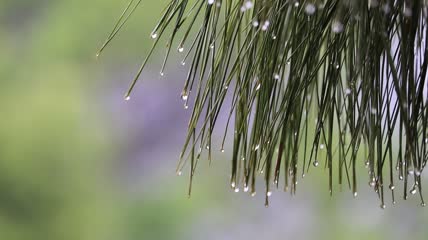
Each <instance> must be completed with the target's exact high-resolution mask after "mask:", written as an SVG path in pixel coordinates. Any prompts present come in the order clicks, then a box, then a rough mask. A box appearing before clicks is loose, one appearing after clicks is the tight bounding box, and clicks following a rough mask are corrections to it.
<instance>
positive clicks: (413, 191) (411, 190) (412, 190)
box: [410, 186, 418, 195]
mask: <svg viewBox="0 0 428 240" xmlns="http://www.w3.org/2000/svg"><path fill="white" fill-rule="evenodd" d="M417 191H418V190H417V189H416V186H413V188H412V189H410V193H411V194H412V195H415V194H416V192H417Z"/></svg>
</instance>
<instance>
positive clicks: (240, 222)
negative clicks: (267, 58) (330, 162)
mask: <svg viewBox="0 0 428 240" xmlns="http://www.w3.org/2000/svg"><path fill="white" fill-rule="evenodd" d="M166 2H167V0H159V1H143V5H142V6H141V7H140V8H139V9H138V10H137V12H136V14H135V15H134V16H133V17H132V18H131V20H130V22H129V24H128V25H127V26H126V28H125V30H124V31H123V32H122V33H121V34H120V36H119V37H118V38H117V39H116V40H115V41H114V43H113V44H112V45H111V46H110V47H109V48H108V49H107V50H106V51H105V52H104V53H103V55H102V56H101V58H100V59H99V60H96V59H95V53H96V51H97V49H98V47H99V46H100V45H101V44H102V43H103V40H104V39H105V37H106V35H107V34H108V33H109V31H110V30H111V27H112V26H113V24H114V22H115V20H116V19H117V17H118V15H119V14H120V13H121V11H122V9H123V7H124V6H125V5H126V3H127V0H91V1H85V0H72V1H70V0H34V1H31V0H0V81H1V85H0V86H1V87H0V239H1V240H3V239H5V240H6V239H7V240H15V239H35V240H39V239H40V240H41V239H43V240H50V239H56V240H58V239H61V240H67V239H70V240H71V239H73V240H75V239H76V240H77V239H79V240H86V239H88V240H89V239H90V240H98V239H100V240H101V239H103V240H105V239H124V240H137V239H140V240H141V239H143V240H145V239H204V240H207V239H286V238H295V239H403V238H412V239H426V236H427V234H428V229H427V228H426V224H427V223H428V214H427V210H426V209H423V208H420V207H419V201H418V199H417V198H415V199H410V200H409V201H406V202H403V201H401V200H400V199H398V203H397V205H396V206H392V205H391V204H390V203H388V208H387V209H386V210H384V211H382V210H380V208H379V202H378V200H377V198H376V196H375V194H374V193H372V192H370V191H369V189H368V187H365V186H367V185H365V184H364V183H361V184H360V189H361V190H360V192H359V195H358V198H356V199H353V198H352V196H351V193H350V192H349V191H344V192H338V191H336V193H335V195H334V196H333V197H332V198H330V196H329V195H328V191H327V185H326V177H325V176H324V175H323V174H322V173H323V169H318V170H317V171H313V172H312V174H311V176H308V177H307V178H305V179H304V180H300V182H299V189H298V193H297V196H293V197H292V196H290V195H289V194H287V193H283V192H281V191H278V192H274V195H273V196H272V202H271V207H269V208H265V207H264V204H263V203H264V201H263V196H261V195H262V194H259V195H257V196H256V197H254V198H251V197H249V196H248V195H247V194H244V193H239V194H236V193H233V191H231V190H230V189H229V187H228V181H227V179H228V174H229V173H228V170H229V163H228V160H227V159H228V151H226V153H225V154H223V155H224V156H222V155H221V154H220V153H218V154H217V155H215V159H214V162H213V164H212V166H211V167H208V164H207V163H202V164H201V167H200V169H199V171H198V172H197V175H196V179H195V183H194V189H193V195H192V198H191V199H188V198H187V195H186V191H187V184H188V178H187V177H185V175H183V176H182V177H177V176H176V175H175V166H176V160H177V156H178V154H179V152H180V148H181V144H182V140H183V138H184V133H185V131H186V129H185V127H186V122H187V118H188V117H189V112H188V111H185V110H184V109H183V106H182V102H181V101H180V99H179V95H180V90H181V84H182V80H183V78H184V76H185V73H186V68H185V67H182V66H181V65H180V64H179V58H178V57H179V56H178V54H175V58H174V57H173V58H172V60H171V61H170V63H169V64H168V69H167V72H166V74H165V76H164V77H160V76H159V69H160V65H161V57H162V53H163V51H162V49H160V50H159V51H157V52H156V55H157V56H158V57H155V58H154V59H153V60H152V61H151V62H150V64H149V68H148V69H147V70H146V71H145V72H144V74H143V76H142V81H141V82H140V83H139V84H138V85H137V88H136V90H135V92H134V96H133V98H132V101H129V102H125V101H123V93H124V92H125V90H126V88H127V87H128V84H129V82H130V80H131V79H132V77H133V75H134V73H135V71H136V69H137V68H138V64H139V63H140V62H141V60H142V59H143V57H144V56H145V54H146V53H147V51H148V49H149V48H150V46H151V43H152V40H151V39H150V37H149V34H150V32H151V28H152V27H153V26H154V24H155V22H156V19H157V18H158V17H159V16H160V11H161V10H162V9H163V7H164V6H165V4H166ZM226 150H227V149H226ZM229 153H230V151H229ZM360 171H363V167H362V166H361V169H360ZM425 179H426V176H425Z"/></svg>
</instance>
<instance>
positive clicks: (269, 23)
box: [100, 0, 428, 208]
mask: <svg viewBox="0 0 428 240" xmlns="http://www.w3.org/2000/svg"><path fill="white" fill-rule="evenodd" d="M140 3H141V0H139V1H138V0H132V1H130V3H129V5H128V6H127V8H126V9H125V11H124V12H123V14H122V16H121V17H120V19H119V21H118V22H117V24H116V26H115V27H114V29H113V31H112V33H111V34H110V36H109V37H108V38H107V41H106V43H105V44H104V45H103V46H102V48H101V50H100V52H101V51H102V50H103V49H104V48H105V47H106V46H107V45H108V44H109V43H110V41H111V40H112V39H113V38H114V37H115V36H116V35H117V33H118V32H119V31H120V29H121V28H122V27H123V25H124V24H125V23H126V21H127V19H128V18H129V16H130V15H131V14H132V12H133V11H135V9H136V8H137V6H138V5H139V4H140ZM427 17H428V7H427V1H425V0H368V1H367V0H324V1H323V0H300V1H298V0H193V1H190V0H172V1H171V2H170V3H169V4H168V5H167V7H166V8H165V10H164V11H163V15H162V16H161V18H160V21H159V22H158V24H157V25H156V27H155V28H154V30H153V32H152V33H151V37H152V38H153V40H154V44H153V48H152V50H151V51H150V52H149V53H148V54H147V57H146V59H145V60H144V62H143V64H142V66H141V68H140V69H139V71H138V72H137V74H136V77H135V79H134V80H133V81H132V83H131V86H130V88H129V91H128V92H127V93H126V95H125V98H126V99H127V100H129V97H130V94H131V92H132V90H133V88H134V86H135V84H136V83H137V81H138V80H139V79H140V75H141V73H142V71H143V70H144V67H145V66H146V63H147V60H148V59H149V58H150V57H151V56H152V53H153V49H154V48H155V47H156V46H157V45H158V44H159V42H160V40H161V39H166V41H167V44H166V46H167V47H166V55H165V58H164V61H163V64H162V67H161V74H163V71H164V69H165V67H166V65H167V61H168V59H169V56H170V54H171V51H172V50H177V51H178V52H184V53H185V57H184V60H183V64H184V63H189V64H188V69H189V71H188V75H187V78H186V79H185V81H184V87H183V91H182V94H181V96H182V100H183V101H184V102H185V106H187V102H188V101H193V103H192V104H191V106H192V114H191V117H190V120H189V124H188V133H187V136H186V139H185V142H184V147H183V150H182V153H181V156H180V162H179V165H178V169H177V172H178V173H181V171H182V169H183V168H184V167H185V166H189V167H190V180H191V181H192V179H193V176H194V174H195V170H196V167H197V164H198V162H199V160H200V159H201V154H203V153H206V154H207V158H208V159H209V160H210V159H211V155H212V151H213V150H214V149H216V148H215V146H212V136H213V132H214V131H215V130H216V126H217V125H216V122H217V119H218V117H219V114H220V112H221V110H223V111H224V110H225V111H226V112H227V113H228V121H227V126H222V127H221V128H222V129H223V131H224V139H225V138H226V136H229V135H230V137H231V138H232V139H231V141H232V142H233V149H232V153H231V175H230V176H231V177H230V185H231V187H232V188H233V189H234V190H235V191H239V187H242V189H243V190H244V191H245V192H249V193H250V194H252V195H254V194H255V192H256V178H258V177H263V179H264V182H265V189H264V193H265V196H266V205H268V201H269V197H270V195H271V191H272V190H271V188H272V187H278V186H279V185H280V184H281V185H282V186H283V187H284V189H285V190H288V191H291V192H292V193H293V194H294V193H295V192H296V183H297V180H298V178H300V177H304V176H305V174H306V173H307V172H308V171H309V170H310V169H311V168H316V167H318V166H321V165H324V167H325V169H326V172H327V173H328V179H329V181H328V189H329V191H330V194H332V193H333V185H334V183H333V182H336V181H337V182H338V184H340V185H345V186H346V187H349V189H350V190H351V192H352V194H353V195H354V196H357V191H358V186H359V185H358V184H357V182H359V181H360V180H359V179H358V178H359V177H360V178H361V177H362V176H363V174H362V173H359V172H357V169H358V166H359V165H363V164H365V165H366V167H367V170H368V178H367V179H368V181H367V182H368V183H369V186H370V187H372V188H373V190H374V191H375V193H376V194H377V195H378V196H379V199H380V206H381V207H382V208H385V205H386V203H385V202H386V200H385V198H386V197H385V196H386V195H387V194H388V195H390V196H391V198H392V202H393V203H395V195H396V191H397V190H398V188H397V189H396V187H395V186H396V184H400V185H402V187H401V188H400V193H399V194H400V195H402V197H403V198H404V199H407V198H408V196H409V194H419V196H420V200H421V205H422V206H425V202H424V200H423V195H422V177H421V175H422V172H423V170H424V168H425V166H426V163H427V160H428V132H427V130H428V84H427V68H428V45H427V44H428V43H427V41H426V40H427V39H426V37H427V34H428V27H427V23H428V21H427V20H428V19H427ZM227 99H229V100H227ZM229 129H233V132H232V133H230V134H228V133H227V131H228V130H229ZM220 130H221V129H220ZM224 139H223V145H222V146H220V148H219V149H221V151H223V149H224V142H225V141H224ZM217 149H218V148H217ZM260 174H261V175H260ZM364 182H366V181H364ZM190 186H191V184H190ZM189 193H190V190H189Z"/></svg>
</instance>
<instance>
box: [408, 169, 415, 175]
mask: <svg viewBox="0 0 428 240" xmlns="http://www.w3.org/2000/svg"><path fill="white" fill-rule="evenodd" d="M414 173H415V171H414V170H413V169H409V170H407V174H409V175H413V174H414Z"/></svg>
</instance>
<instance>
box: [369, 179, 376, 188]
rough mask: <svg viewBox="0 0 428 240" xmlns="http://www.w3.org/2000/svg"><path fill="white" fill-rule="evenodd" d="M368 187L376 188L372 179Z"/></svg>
mask: <svg viewBox="0 0 428 240" xmlns="http://www.w3.org/2000/svg"><path fill="white" fill-rule="evenodd" d="M369 186H370V187H374V186H376V181H375V180H374V179H372V180H371V181H370V182H369Z"/></svg>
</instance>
